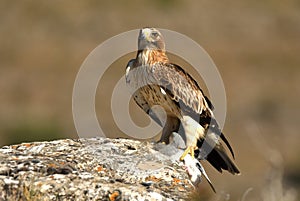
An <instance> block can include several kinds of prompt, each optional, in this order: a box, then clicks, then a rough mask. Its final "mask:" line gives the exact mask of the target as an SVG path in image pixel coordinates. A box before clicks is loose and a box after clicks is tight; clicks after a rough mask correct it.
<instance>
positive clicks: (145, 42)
mask: <svg viewBox="0 0 300 201" xmlns="http://www.w3.org/2000/svg"><path fill="white" fill-rule="evenodd" d="M138 48H139V50H145V49H153V50H163V51H164V50H165V42H164V39H163V37H162V35H161V33H160V32H159V31H158V30H157V29H155V28H150V27H145V28H143V29H141V30H140V33H139V39H138Z"/></svg>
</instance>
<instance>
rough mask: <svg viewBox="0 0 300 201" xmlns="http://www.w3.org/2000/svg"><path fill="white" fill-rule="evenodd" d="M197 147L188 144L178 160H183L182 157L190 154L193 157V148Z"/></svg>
mask: <svg viewBox="0 0 300 201" xmlns="http://www.w3.org/2000/svg"><path fill="white" fill-rule="evenodd" d="M196 148H197V147H195V146H188V147H187V148H186V149H185V151H184V152H183V154H182V155H181V156H180V160H181V161H183V159H184V158H185V157H186V155H188V154H191V156H192V158H193V159H194V158H195V154H194V150H195V149H196Z"/></svg>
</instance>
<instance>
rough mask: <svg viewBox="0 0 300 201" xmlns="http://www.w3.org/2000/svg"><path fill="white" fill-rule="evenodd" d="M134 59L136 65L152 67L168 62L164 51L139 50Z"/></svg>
mask: <svg viewBox="0 0 300 201" xmlns="http://www.w3.org/2000/svg"><path fill="white" fill-rule="evenodd" d="M136 58H137V63H138V65H147V66H152V65H153V64H155V63H168V62H169V59H168V57H167V55H166V52H165V51H164V50H154V49H153V50H149V49H144V50H139V51H138V53H137V57H136Z"/></svg>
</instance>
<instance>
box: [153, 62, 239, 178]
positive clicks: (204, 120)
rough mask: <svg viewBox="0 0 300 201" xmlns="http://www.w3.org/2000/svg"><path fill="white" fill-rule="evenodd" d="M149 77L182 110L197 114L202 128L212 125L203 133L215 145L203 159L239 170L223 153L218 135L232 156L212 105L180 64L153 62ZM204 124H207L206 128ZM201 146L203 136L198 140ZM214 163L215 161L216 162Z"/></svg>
mask: <svg viewBox="0 0 300 201" xmlns="http://www.w3.org/2000/svg"><path fill="white" fill-rule="evenodd" d="M152 77H153V78H154V79H155V82H156V83H157V84H158V85H160V86H161V87H163V88H164V89H165V90H166V92H167V95H169V96H171V98H172V99H173V100H174V101H176V102H178V103H179V104H180V107H181V109H182V110H183V112H184V113H186V114H188V115H189V116H191V117H192V118H193V119H194V120H196V121H198V120H199V119H198V118H197V117H196V118H195V114H196V115H200V122H199V123H200V124H201V126H203V127H205V128H206V129H207V128H208V127H209V126H210V124H211V125H212V127H211V129H212V132H211V133H210V134H209V135H206V137H207V138H209V140H212V141H214V142H215V145H216V146H215V147H212V148H213V151H212V154H213V153H214V154H213V155H214V157H212V156H211V154H209V155H208V157H207V160H208V161H209V162H210V163H211V164H212V165H213V166H214V167H216V169H218V170H219V171H220V172H221V169H226V170H228V171H229V172H231V173H233V174H236V173H239V170H238V168H237V167H236V166H235V164H234V163H233V162H232V161H231V160H230V158H229V157H228V156H227V154H226V152H225V150H224V148H223V146H222V144H221V143H220V142H219V140H218V139H219V137H220V138H221V139H222V140H223V142H224V143H225V144H226V146H227V147H228V149H229V150H230V152H231V154H232V156H233V157H234V152H233V150H232V148H231V146H230V144H229V142H228V140H227V139H226V138H225V135H224V134H223V133H222V132H221V130H220V129H219V126H218V124H217V121H216V120H215V118H214V116H213V113H212V109H213V106H212V104H211V102H210V101H209V102H208V101H207V100H209V99H208V98H207V97H206V96H205V95H204V94H203V92H202V90H201V89H200V87H199V86H198V84H197V82H196V81H195V80H194V79H193V78H192V77H191V76H190V75H189V74H187V73H186V72H185V71H184V70H183V69H182V68H181V67H180V66H178V65H175V64H170V63H156V64H154V66H152ZM207 126H208V127H207ZM199 140H200V141H199V142H200V144H198V145H201V144H202V143H203V139H199ZM216 162H217V163H218V164H216Z"/></svg>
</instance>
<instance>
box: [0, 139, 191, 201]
mask: <svg viewBox="0 0 300 201" xmlns="http://www.w3.org/2000/svg"><path fill="white" fill-rule="evenodd" d="M161 146H163V145H161ZM178 158H179V156H178V151H176V150H175V151H174V154H172V155H165V154H163V153H161V152H158V151H156V150H155V149H154V148H153V144H151V143H149V142H140V141H134V140H128V139H108V138H91V139H80V140H70V139H66V140H56V141H51V142H33V143H22V144H18V145H11V146H4V147H2V148H1V149H0V200H111V201H113V200H114V201H117V200H186V199H187V198H188V196H189V193H190V192H192V191H193V186H192V185H191V184H190V180H189V178H188V175H187V173H186V171H185V170H184V168H183V167H182V164H180V163H179V162H178V161H177V160H176V159H178Z"/></svg>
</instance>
